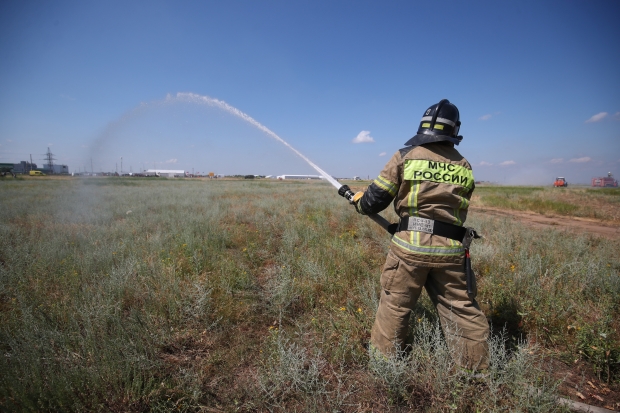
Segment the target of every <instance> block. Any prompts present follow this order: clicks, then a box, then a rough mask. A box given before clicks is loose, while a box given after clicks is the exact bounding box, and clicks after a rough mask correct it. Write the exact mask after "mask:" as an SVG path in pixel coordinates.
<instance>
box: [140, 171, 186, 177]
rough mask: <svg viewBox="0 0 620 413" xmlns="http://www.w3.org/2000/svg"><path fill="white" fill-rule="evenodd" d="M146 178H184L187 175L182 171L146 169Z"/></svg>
mask: <svg viewBox="0 0 620 413" xmlns="http://www.w3.org/2000/svg"><path fill="white" fill-rule="evenodd" d="M144 175H146V176H161V177H164V178H185V177H186V176H187V175H188V173H187V172H185V171H184V170H182V169H147V170H146V171H144Z"/></svg>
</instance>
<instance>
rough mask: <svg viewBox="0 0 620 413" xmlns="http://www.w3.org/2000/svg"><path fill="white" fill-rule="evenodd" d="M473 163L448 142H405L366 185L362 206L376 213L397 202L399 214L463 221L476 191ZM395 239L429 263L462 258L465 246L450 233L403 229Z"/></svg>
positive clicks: (417, 257) (395, 204)
mask: <svg viewBox="0 0 620 413" xmlns="http://www.w3.org/2000/svg"><path fill="white" fill-rule="evenodd" d="M474 187H475V185H474V176H473V173H472V169H471V165H470V164H469V162H467V160H466V159H465V158H464V157H463V156H462V155H461V154H460V153H459V152H458V151H457V150H456V149H455V148H454V147H453V146H452V145H451V144H449V143H445V142H437V143H429V144H425V145H422V146H416V147H406V148H403V149H401V150H400V151H398V152H396V153H395V154H394V155H393V156H392V158H391V159H390V160H389V161H388V163H387V164H386V165H385V167H384V168H383V170H382V171H381V173H380V174H379V176H378V177H377V179H375V180H374V181H373V182H372V184H370V185H369V186H368V188H367V189H366V192H365V193H364V196H363V197H362V199H361V200H360V202H359V209H360V210H361V211H362V212H363V213H366V214H374V213H377V212H379V211H382V210H384V209H385V208H387V207H388V206H389V204H390V202H392V200H393V201H394V210H395V211H396V214H397V215H398V216H399V217H406V216H415V217H422V218H428V219H435V220H439V221H443V222H448V223H451V224H455V225H459V226H462V225H463V223H464V222H465V219H466V218H467V208H468V207H469V200H470V199H471V195H472V193H473V191H474ZM392 243H394V244H395V245H397V246H398V247H400V248H402V249H403V250H405V251H406V252H407V253H409V254H412V259H414V260H418V261H425V262H431V263H432V262H436V263H443V262H450V263H453V262H462V260H463V253H464V250H463V246H462V244H461V243H460V242H458V241H454V240H451V239H449V238H445V237H440V236H438V235H431V234H427V233H424V232H417V231H400V232H398V233H396V234H395V235H394V237H393V238H392Z"/></svg>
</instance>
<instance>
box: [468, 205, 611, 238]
mask: <svg viewBox="0 0 620 413" xmlns="http://www.w3.org/2000/svg"><path fill="white" fill-rule="evenodd" d="M469 210H470V211H471V212H473V213H474V214H484V215H491V216H496V217H501V218H511V219H515V220H518V221H520V222H522V223H523V224H525V225H529V226H532V227H537V228H555V229H568V230H571V231H575V232H579V233H588V234H593V235H599V236H602V237H605V238H609V239H620V225H618V224H614V223H611V222H606V221H600V220H596V219H590V218H578V217H567V216H561V215H541V214H537V213H535V212H525V211H513V210H506V209H499V208H491V207H476V206H470V208H469Z"/></svg>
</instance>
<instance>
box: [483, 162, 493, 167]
mask: <svg viewBox="0 0 620 413" xmlns="http://www.w3.org/2000/svg"><path fill="white" fill-rule="evenodd" d="M491 165H493V164H492V163H491V162H486V161H482V162H480V166H491Z"/></svg>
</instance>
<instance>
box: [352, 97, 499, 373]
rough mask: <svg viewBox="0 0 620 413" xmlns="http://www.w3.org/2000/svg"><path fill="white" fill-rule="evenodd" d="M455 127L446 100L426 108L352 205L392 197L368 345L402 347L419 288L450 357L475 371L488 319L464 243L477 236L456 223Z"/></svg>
mask: <svg viewBox="0 0 620 413" xmlns="http://www.w3.org/2000/svg"><path fill="white" fill-rule="evenodd" d="M460 125H461V122H460V120H459V111H458V108H457V107H456V106H455V105H454V104H452V103H450V102H449V101H448V100H447V99H444V100H442V101H440V102H439V103H437V104H435V105H432V106H431V107H429V108H428V109H427V110H426V111H425V112H424V115H423V116H422V120H421V121H420V126H419V128H418V132H417V134H416V135H415V136H414V137H413V138H411V139H410V140H409V141H407V142H406V143H405V147H404V148H403V149H400V150H399V151H397V152H396V153H395V154H394V155H393V156H392V158H391V159H390V160H389V161H388V163H387V164H386V165H385V167H384V169H383V170H382V171H381V173H380V174H379V176H378V177H377V179H375V180H374V181H373V182H372V183H371V184H370V186H368V188H367V189H366V191H365V192H363V193H357V194H356V196H355V197H354V198H353V203H354V205H355V207H356V209H357V211H358V212H359V213H361V214H365V215H366V214H368V215H369V214H376V213H378V212H380V211H382V210H384V209H385V208H386V207H388V206H389V204H390V203H391V202H392V200H393V201H394V209H395V211H396V213H397V215H398V216H399V217H400V221H399V223H398V224H397V225H395V228H393V230H394V235H393V237H392V242H391V246H390V251H389V253H388V256H387V259H386V262H385V265H384V267H383V271H382V273H381V279H380V283H381V298H380V301H379V308H378V310H377V314H376V318H375V323H374V326H373V328H372V332H371V338H370V348H371V351H375V352H376V351H379V352H380V353H382V354H384V355H390V354H395V353H397V354H398V353H400V352H401V351H406V341H407V338H408V337H407V336H408V326H409V318H410V316H411V311H412V309H413V307H414V306H415V304H416V302H417V300H418V298H419V296H420V293H421V291H422V287H424V288H425V289H426V291H427V293H428V295H429V296H430V298H431V300H432V302H433V303H434V305H435V308H436V309H437V312H438V314H439V318H440V320H441V326H442V329H443V332H444V336H445V337H446V342H447V343H448V346H449V347H450V350H451V353H452V354H453V357H454V358H455V361H456V363H457V364H459V365H460V366H462V367H464V368H466V369H472V370H475V369H478V370H482V369H485V368H487V367H488V346H487V338H488V336H489V325H488V322H487V319H486V317H485V316H484V314H483V313H482V311H481V310H480V307H479V306H478V303H477V302H476V300H475V278H473V273H472V272H471V266H470V265H469V242H470V241H471V238H472V237H473V236H474V235H475V236H476V237H477V234H475V231H473V230H470V229H466V228H465V227H463V223H464V222H465V219H466V217H467V208H468V206H469V200H470V199H471V195H472V192H473V191H474V177H473V174H472V168H471V165H470V164H469V162H467V160H466V159H465V158H464V157H463V156H462V155H461V154H460V153H459V152H458V151H457V150H456V149H455V147H454V146H455V145H458V144H459V143H460V142H461V140H462V139H463V137H462V136H459V135H458V132H459V128H460Z"/></svg>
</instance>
